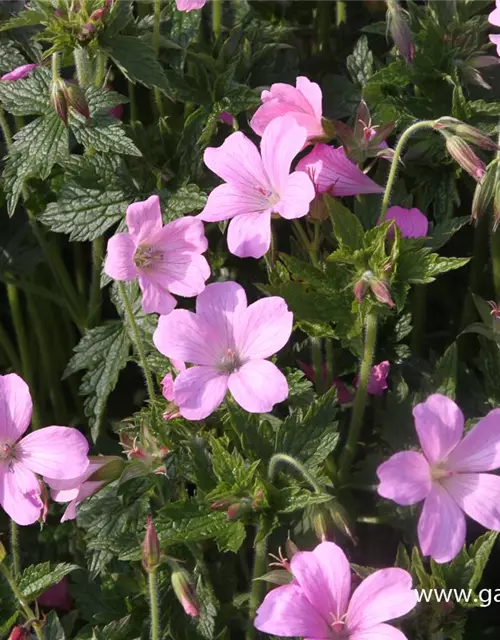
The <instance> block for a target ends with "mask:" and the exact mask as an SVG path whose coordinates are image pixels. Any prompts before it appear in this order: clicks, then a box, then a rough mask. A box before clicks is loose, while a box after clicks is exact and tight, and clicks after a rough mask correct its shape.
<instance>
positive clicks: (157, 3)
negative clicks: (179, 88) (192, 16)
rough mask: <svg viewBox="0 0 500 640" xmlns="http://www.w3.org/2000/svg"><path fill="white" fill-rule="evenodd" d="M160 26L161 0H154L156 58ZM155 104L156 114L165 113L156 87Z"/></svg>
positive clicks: (158, 47)
mask: <svg viewBox="0 0 500 640" xmlns="http://www.w3.org/2000/svg"><path fill="white" fill-rule="evenodd" d="M160 27H161V0H154V24H153V49H154V50H155V54H156V58H157V59H158V57H159V55H160ZM154 94H155V104H156V108H157V109H158V115H159V116H160V118H163V116H164V115H165V109H164V108H163V98H162V95H161V91H160V90H159V89H158V88H155V90H154Z"/></svg>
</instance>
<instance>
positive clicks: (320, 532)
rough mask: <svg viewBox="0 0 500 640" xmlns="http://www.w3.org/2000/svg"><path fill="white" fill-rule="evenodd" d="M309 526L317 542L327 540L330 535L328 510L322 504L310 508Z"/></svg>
mask: <svg viewBox="0 0 500 640" xmlns="http://www.w3.org/2000/svg"><path fill="white" fill-rule="evenodd" d="M311 525H312V528H313V530H314V533H315V534H316V536H317V538H318V540H322V541H324V540H327V539H328V536H329V534H330V519H329V517H328V510H327V509H325V507H324V506H323V505H322V504H318V505H316V506H314V507H312V508H311Z"/></svg>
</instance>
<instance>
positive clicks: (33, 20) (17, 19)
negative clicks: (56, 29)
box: [0, 9, 47, 31]
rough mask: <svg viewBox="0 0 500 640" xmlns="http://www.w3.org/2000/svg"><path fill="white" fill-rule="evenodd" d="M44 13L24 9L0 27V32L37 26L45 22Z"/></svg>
mask: <svg viewBox="0 0 500 640" xmlns="http://www.w3.org/2000/svg"><path fill="white" fill-rule="evenodd" d="M46 17H47V16H46V14H45V12H44V11H39V10H37V9H26V10H25V11H21V12H20V13H18V14H17V15H16V16H14V17H12V18H11V19H10V20H8V21H7V22H5V23H4V24H2V25H0V31H8V30H10V29H18V28H19V27H31V26H38V25H40V23H43V22H44V21H45V20H46Z"/></svg>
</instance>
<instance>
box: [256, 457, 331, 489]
mask: <svg viewBox="0 0 500 640" xmlns="http://www.w3.org/2000/svg"><path fill="white" fill-rule="evenodd" d="M281 463H284V464H288V465H289V466H291V467H293V468H294V469H295V470H296V471H298V472H299V473H300V474H301V475H302V477H303V478H304V480H306V481H307V482H309V484H310V485H311V487H312V488H313V489H314V491H315V492H316V493H323V491H322V489H321V487H320V486H319V484H318V483H317V482H316V480H315V479H314V478H313V477H312V475H311V474H310V473H309V471H308V470H307V469H306V468H305V467H304V465H302V464H301V463H300V462H299V461H298V460H295V458H292V456H289V455H287V454H286V453H275V454H274V456H273V457H272V458H271V460H270V462H269V468H268V471H267V476H268V478H269V480H270V481H272V479H273V478H274V474H275V473H276V469H277V467H278V465H279V464H281Z"/></svg>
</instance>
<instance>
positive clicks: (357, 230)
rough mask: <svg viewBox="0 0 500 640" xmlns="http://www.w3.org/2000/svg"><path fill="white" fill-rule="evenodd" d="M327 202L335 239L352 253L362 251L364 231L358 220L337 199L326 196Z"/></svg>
mask: <svg viewBox="0 0 500 640" xmlns="http://www.w3.org/2000/svg"><path fill="white" fill-rule="evenodd" d="M325 202H326V205H327V207H328V211H329V213H330V216H331V218H332V222H333V229H334V233H335V237H336V238H337V240H338V242H339V244H340V246H341V247H346V248H347V249H350V250H351V251H355V250H356V249H362V248H363V243H364V235H365V234H364V231H363V227H362V225H361V222H360V221H359V220H358V218H357V217H356V216H355V215H354V214H353V213H351V212H350V211H349V209H347V208H346V207H344V205H343V204H342V203H341V202H340V200H337V199H335V198H330V197H329V196H325Z"/></svg>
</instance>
